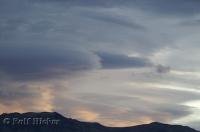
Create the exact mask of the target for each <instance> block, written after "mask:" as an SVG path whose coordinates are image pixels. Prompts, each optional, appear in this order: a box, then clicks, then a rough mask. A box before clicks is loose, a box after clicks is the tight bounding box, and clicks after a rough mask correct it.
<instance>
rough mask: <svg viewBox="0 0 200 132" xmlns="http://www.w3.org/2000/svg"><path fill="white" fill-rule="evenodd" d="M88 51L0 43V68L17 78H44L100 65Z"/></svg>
mask: <svg viewBox="0 0 200 132" xmlns="http://www.w3.org/2000/svg"><path fill="white" fill-rule="evenodd" d="M92 56H93V57H94V58H93V57H92ZM98 65H99V64H98V59H95V55H93V54H92V53H89V52H84V51H79V50H74V49H69V48H68V49H65V48H62V47H59V48H52V47H45V46H43V45H41V46H40V45H38V46H37V47H34V46H24V47H22V46H21V47H20V48H18V47H15V46H1V49H0V71H1V72H3V73H5V74H8V75H11V76H12V77H14V78H15V79H41V78H49V77H51V76H52V77H53V76H54V77H57V75H64V74H70V73H72V72H76V71H81V70H88V69H93V68H97V67H98Z"/></svg>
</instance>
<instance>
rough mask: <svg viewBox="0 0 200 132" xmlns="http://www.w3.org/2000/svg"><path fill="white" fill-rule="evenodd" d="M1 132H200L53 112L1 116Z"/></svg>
mask: <svg viewBox="0 0 200 132" xmlns="http://www.w3.org/2000/svg"><path fill="white" fill-rule="evenodd" d="M0 132H199V131H196V130H194V129H192V128H189V127H186V126H179V125H168V124H162V123H158V122H154V123H151V124H145V125H139V126H133V127H118V128H117V127H105V126H103V125H101V124H99V123H89V122H81V121H78V120H74V119H71V118H65V117H64V116H62V115H60V114H58V113H56V112H53V113H48V112H42V113H32V112H29V113H23V114H20V113H10V114H2V115H0Z"/></svg>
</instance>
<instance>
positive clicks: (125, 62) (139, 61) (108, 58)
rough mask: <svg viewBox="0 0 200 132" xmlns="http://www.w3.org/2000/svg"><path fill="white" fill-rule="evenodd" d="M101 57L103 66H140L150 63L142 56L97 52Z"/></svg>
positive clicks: (110, 67)
mask: <svg viewBox="0 0 200 132" xmlns="http://www.w3.org/2000/svg"><path fill="white" fill-rule="evenodd" d="M97 54H98V56H99V57H100V59H101V63H102V67H103V68H109V69H112V68H114V69H115V68H130V67H135V68H140V67H146V66H150V65H152V64H151V62H150V61H149V60H148V59H146V58H142V57H129V56H126V55H123V54H112V53H106V52H99V53H97Z"/></svg>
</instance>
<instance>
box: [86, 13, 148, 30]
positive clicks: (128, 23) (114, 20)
mask: <svg viewBox="0 0 200 132" xmlns="http://www.w3.org/2000/svg"><path fill="white" fill-rule="evenodd" d="M86 16H88V17H89V18H92V19H96V20H97V21H103V22H105V23H111V24H116V25H118V26H124V27H127V28H132V29H135V30H145V27H144V26H142V25H140V24H137V23H135V22H133V21H132V20H128V19H127V18H126V17H123V16H120V15H119V16H117V15H116V16H113V15H108V14H103V13H91V12H88V14H87V15H86Z"/></svg>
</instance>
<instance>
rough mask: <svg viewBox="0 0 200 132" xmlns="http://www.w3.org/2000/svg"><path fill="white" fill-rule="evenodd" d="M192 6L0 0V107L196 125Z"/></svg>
mask: <svg viewBox="0 0 200 132" xmlns="http://www.w3.org/2000/svg"><path fill="white" fill-rule="evenodd" d="M199 6H200V1H199V0H151V1H149V0H126V1H124V0H101V1H97V0H84V2H83V1H81V0H76V1H74V0H15V1H13V0H0V100H1V102H0V109H1V112H13V111H19V112H24V111H58V112H61V113H63V114H65V115H66V116H72V117H74V118H78V119H80V120H86V121H98V122H101V123H103V124H105V125H111V126H113V125H116V126H127V125H135V124H141V123H147V122H151V121H162V122H167V123H179V124H184V125H189V126H192V127H195V128H197V129H200V128H199V126H198V125H197V124H198V122H200V119H199V118H197V116H198V115H199V108H198V106H199V100H200V98H199V94H200V91H199V90H200V89H199V79H200V69H199V67H200V63H199V57H200V56H199V49H200V47H199V42H200V40H199V35H200V32H199V20H200V8H199ZM141 104H143V105H141ZM194 104H195V107H197V108H196V109H195V110H194V109H193V107H194ZM185 119H187V120H188V121H187V122H184V120H185Z"/></svg>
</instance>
